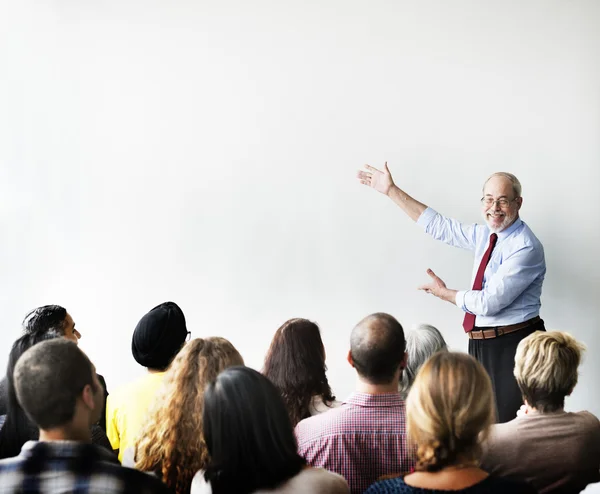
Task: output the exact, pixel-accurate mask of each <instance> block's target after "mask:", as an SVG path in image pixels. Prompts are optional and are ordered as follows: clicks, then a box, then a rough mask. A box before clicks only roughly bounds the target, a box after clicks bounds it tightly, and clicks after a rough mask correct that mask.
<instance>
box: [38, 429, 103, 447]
mask: <svg viewBox="0 0 600 494" xmlns="http://www.w3.org/2000/svg"><path fill="white" fill-rule="evenodd" d="M39 440H40V441H43V442H52V441H78V442H83V443H91V442H92V437H91V435H90V429H89V428H82V427H74V426H65V427H56V428H54V429H48V430H43V429H40V438H39Z"/></svg>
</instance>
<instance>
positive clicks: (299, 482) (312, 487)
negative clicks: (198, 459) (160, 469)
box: [190, 468, 350, 494]
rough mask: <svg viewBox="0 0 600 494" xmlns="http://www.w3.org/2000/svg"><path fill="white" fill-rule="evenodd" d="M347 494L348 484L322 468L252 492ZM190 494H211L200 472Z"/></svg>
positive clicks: (208, 485)
mask: <svg viewBox="0 0 600 494" xmlns="http://www.w3.org/2000/svg"><path fill="white" fill-rule="evenodd" d="M306 493H310V494H349V493H350V488H349V487H348V482H346V480H345V479H344V477H342V476H341V475H338V474H337V473H332V472H329V471H327V470H325V469H323V468H305V469H304V470H301V471H300V473H299V474H298V475H296V476H295V477H292V478H291V479H289V480H288V481H287V482H284V483H283V484H282V485H280V486H279V487H277V488H275V489H272V490H263V489H260V490H258V491H254V493H253V494H306ZM190 494H212V488H211V486H210V484H209V483H208V482H206V480H205V479H204V470H200V471H199V472H198V473H197V474H196V475H195V476H194V480H193V481H192V489H191V491H190Z"/></svg>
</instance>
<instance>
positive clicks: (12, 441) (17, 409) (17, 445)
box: [0, 331, 61, 458]
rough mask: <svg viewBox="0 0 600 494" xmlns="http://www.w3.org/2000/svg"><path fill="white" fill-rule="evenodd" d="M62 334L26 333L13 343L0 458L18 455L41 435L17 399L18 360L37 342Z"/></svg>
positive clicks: (8, 371) (7, 379)
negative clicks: (15, 372)
mask: <svg viewBox="0 0 600 494" xmlns="http://www.w3.org/2000/svg"><path fill="white" fill-rule="evenodd" d="M60 336H61V335H60V334H59V333H57V332H56V331H47V332H43V333H39V332H35V333H26V334H24V335H23V336H21V337H20V338H18V339H17V340H16V341H15V342H14V343H13V346H12V348H11V351H10V354H9V357H8V366H7V368H6V384H7V393H8V401H7V411H6V421H5V422H4V425H3V426H2V429H0V458H11V457H13V456H16V455H18V454H19V452H20V451H21V447H22V446H23V444H25V443H26V442H27V441H32V440H36V439H37V438H38V437H39V430H38V428H37V427H36V425H35V424H32V423H31V421H30V420H29V419H28V417H27V415H26V414H25V411H24V410H23V408H21V405H20V404H19V400H18V399H17V392H16V388H15V380H14V371H15V366H16V365H17V361H18V360H19V358H20V357H21V355H23V354H24V353H25V352H26V351H27V350H29V349H30V348H31V347H32V346H34V345H36V344H37V343H40V342H42V341H45V340H50V339H54V338H59V337H60Z"/></svg>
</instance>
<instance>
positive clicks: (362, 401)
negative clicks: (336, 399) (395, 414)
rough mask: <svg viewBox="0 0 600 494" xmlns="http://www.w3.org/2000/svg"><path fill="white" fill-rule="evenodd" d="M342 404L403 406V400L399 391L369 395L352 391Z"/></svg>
mask: <svg viewBox="0 0 600 494" xmlns="http://www.w3.org/2000/svg"><path fill="white" fill-rule="evenodd" d="M344 405H356V406H359V407H367V408H369V407H371V408H372V407H400V406H404V400H403V399H402V395H401V394H400V393H382V394H377V395H371V394H368V393H352V394H351V395H350V396H348V398H346V399H345V400H344Z"/></svg>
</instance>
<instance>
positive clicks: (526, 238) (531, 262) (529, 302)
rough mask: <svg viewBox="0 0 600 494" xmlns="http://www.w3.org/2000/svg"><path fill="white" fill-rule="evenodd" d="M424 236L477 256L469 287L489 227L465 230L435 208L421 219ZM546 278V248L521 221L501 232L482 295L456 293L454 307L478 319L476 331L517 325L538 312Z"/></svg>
mask: <svg viewBox="0 0 600 494" xmlns="http://www.w3.org/2000/svg"><path fill="white" fill-rule="evenodd" d="M417 224H418V225H420V226H421V227H422V228H423V229H424V230H425V232H427V233H428V234H429V235H431V236H432V237H433V238H435V239H436V240H441V241H442V242H445V243H447V244H448V245H453V246H454V247H461V248H463V249H468V250H470V251H473V252H474V253H475V263H474V266H473V273H472V275H471V286H473V281H474V280H475V275H476V274H477V270H478V269H479V264H480V262H481V258H482V257H483V254H484V253H485V251H486V250H487V248H488V246H489V242H490V235H491V233H492V232H490V229H489V228H488V227H487V225H477V224H475V225H465V224H463V223H460V222H459V221H457V220H454V219H452V218H446V217H445V216H442V215H441V214H439V213H437V212H436V211H434V210H433V209H431V208H427V209H426V210H425V211H423V214H421V216H420V217H419V219H418V220H417ZM545 274H546V261H545V259H544V248H543V247H542V244H541V242H540V241H539V240H538V239H537V238H536V236H535V235H534V234H533V232H532V231H531V230H530V229H529V227H528V226H527V225H526V224H525V223H524V222H523V221H521V219H520V218H517V220H516V221H515V222H514V223H513V224H512V225H511V226H509V227H508V228H507V229H505V230H503V231H501V232H498V241H497V242H496V246H495V247H494V250H493V251H492V257H491V258H490V261H489V263H488V265H487V267H486V269H485V273H484V275H483V289H482V290H463V291H459V292H458V293H457V294H456V305H457V306H458V307H460V308H461V309H462V310H463V311H465V312H470V313H472V314H475V316H476V320H475V325H476V326H478V327H482V326H483V327H489V326H507V325H509V324H517V323H521V322H524V321H527V320H528V319H531V318H533V317H535V316H538V315H539V313H540V306H541V302H540V297H541V295H542V283H543V282H544V276H545Z"/></svg>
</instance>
